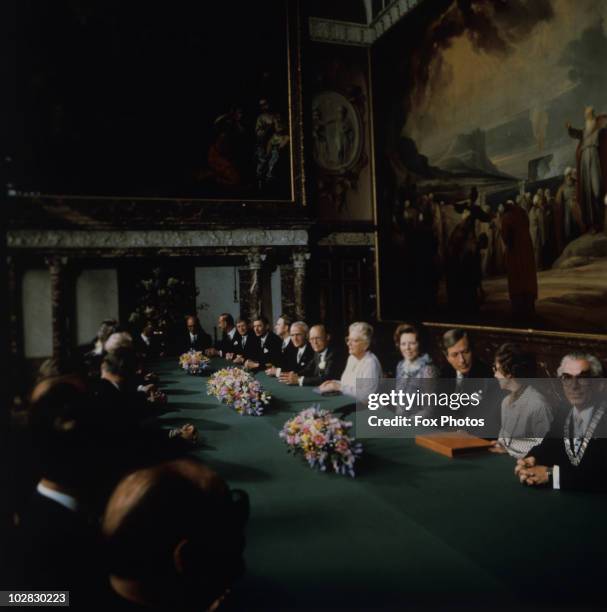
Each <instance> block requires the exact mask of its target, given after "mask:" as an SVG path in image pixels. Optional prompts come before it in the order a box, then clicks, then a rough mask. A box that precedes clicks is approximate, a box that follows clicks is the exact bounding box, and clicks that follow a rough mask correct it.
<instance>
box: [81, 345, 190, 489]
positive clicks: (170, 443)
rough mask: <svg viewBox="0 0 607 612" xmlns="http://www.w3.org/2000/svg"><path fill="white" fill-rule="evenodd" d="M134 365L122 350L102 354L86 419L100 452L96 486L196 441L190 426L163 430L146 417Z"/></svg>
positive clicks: (147, 405) (177, 452) (182, 450)
mask: <svg viewBox="0 0 607 612" xmlns="http://www.w3.org/2000/svg"><path fill="white" fill-rule="evenodd" d="M136 363H137V361H136V356H135V354H134V351H133V350H132V349H130V348H128V347H122V348H118V349H116V350H115V351H112V352H109V353H107V354H106V355H105V357H104V359H103V364H102V367H101V380H99V381H98V383H97V384H96V385H95V387H94V389H93V398H94V402H93V405H92V407H91V410H90V412H91V418H92V419H93V420H94V423H95V431H96V435H97V436H98V438H99V440H100V442H99V443H100V444H101V445H103V447H104V448H105V449H106V453H105V459H104V476H103V479H102V480H103V482H102V488H103V487H104V488H106V489H107V488H109V487H111V486H112V485H113V484H115V483H116V482H117V480H118V478H120V477H121V476H122V475H123V474H124V473H125V472H127V471H128V470H131V469H135V468H137V467H140V466H144V465H149V464H151V463H154V462H157V461H162V460H165V459H167V458H172V457H175V456H179V455H181V454H184V453H185V452H187V451H189V450H190V449H191V446H192V444H194V443H195V442H196V440H197V438H198V431H197V429H196V427H195V426H194V425H192V424H191V423H187V424H185V425H182V426H181V427H178V428H175V429H171V430H167V429H164V428H162V427H161V426H160V425H159V423H158V421H156V420H152V419H151V417H152V416H153V405H152V404H150V403H149V402H148V401H147V399H146V395H145V393H144V392H141V391H138V390H137V387H136V383H134V382H133V380H134V377H135V368H136Z"/></svg>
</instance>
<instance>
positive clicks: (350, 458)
mask: <svg viewBox="0 0 607 612" xmlns="http://www.w3.org/2000/svg"><path fill="white" fill-rule="evenodd" d="M350 427H352V423H350V422H349V421H343V420H342V419H339V418H337V417H336V416H335V415H334V414H332V413H331V412H329V411H328V410H323V409H321V408H320V406H319V405H318V404H315V405H314V406H312V407H310V408H306V409H305V410H302V411H301V412H300V413H299V414H297V415H296V416H295V417H293V418H292V419H289V420H288V421H287V422H286V423H285V424H284V426H283V428H282V431H281V432H280V433H279V435H280V437H281V438H282V439H283V440H284V441H285V442H286V444H287V446H288V447H289V448H288V452H290V453H292V454H294V455H303V457H304V458H305V459H306V461H307V462H308V464H309V465H310V467H311V468H314V469H318V470H320V471H321V472H326V471H327V467H332V468H333V471H334V472H335V473H336V474H342V475H349V476H352V477H354V463H355V462H356V459H357V458H358V457H360V455H361V454H362V444H361V443H360V442H356V440H355V439H354V438H351V437H350V436H348V430H349V429H350Z"/></svg>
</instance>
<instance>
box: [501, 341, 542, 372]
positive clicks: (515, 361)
mask: <svg viewBox="0 0 607 612" xmlns="http://www.w3.org/2000/svg"><path fill="white" fill-rule="evenodd" d="M495 362H496V363H497V364H499V367H500V369H501V370H502V372H503V373H504V374H505V375H506V376H511V377H512V378H534V377H535V376H536V374H537V364H536V362H535V357H534V356H533V355H532V354H531V353H529V352H528V351H524V350H523V349H522V348H521V347H520V346H519V345H518V344H513V343H511V342H507V343H506V344H502V346H500V347H499V348H498V349H497V352H496V353H495Z"/></svg>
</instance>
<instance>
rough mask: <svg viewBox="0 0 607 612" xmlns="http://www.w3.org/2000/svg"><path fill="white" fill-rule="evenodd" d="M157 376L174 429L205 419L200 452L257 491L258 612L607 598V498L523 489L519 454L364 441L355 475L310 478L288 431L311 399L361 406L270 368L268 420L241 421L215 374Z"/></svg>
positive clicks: (253, 552)
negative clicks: (605, 592) (456, 453)
mask: <svg viewBox="0 0 607 612" xmlns="http://www.w3.org/2000/svg"><path fill="white" fill-rule="evenodd" d="M156 371H158V373H159V374H160V375H161V379H162V381H163V383H164V384H163V389H164V390H165V391H166V392H167V394H168V397H169V405H168V408H169V410H170V412H167V413H166V414H164V415H163V416H162V417H161V418H162V419H166V420H167V426H168V425H169V424H170V425H174V424H179V423H185V422H193V423H195V424H196V425H197V426H198V428H199V429H200V431H201V434H202V441H201V445H200V448H199V449H198V450H197V451H196V454H197V455H198V456H199V457H200V458H202V459H203V460H204V461H205V462H206V463H207V464H209V465H210V466H211V467H213V468H214V469H216V470H217V471H218V472H219V473H220V474H221V475H222V476H223V477H224V478H225V479H226V480H227V481H228V482H229V484H230V485H231V486H232V487H238V488H242V489H245V490H247V491H248V493H249V495H250V498H251V520H250V524H249V527H248V531H247V551H246V559H247V565H248V574H247V577H246V578H245V579H244V581H243V582H242V584H241V585H240V586H239V587H238V588H237V589H236V592H235V595H234V598H235V600H237V601H238V602H239V603H242V602H246V603H245V607H246V609H260V610H268V609H278V610H285V609H291V608H298V609H307V610H311V609H335V608H338V607H341V608H344V609H350V610H362V609H379V608H382V609H404V608H406V607H408V606H411V605H413V604H414V603H419V602H425V603H426V604H427V603H429V602H433V603H436V604H437V605H440V606H441V607H442V606H445V605H448V606H450V605H454V606H455V605H459V606H460V608H461V609H463V610H465V609H470V608H471V607H472V606H475V605H478V606H479V607H482V608H496V607H501V606H505V607H511V606H513V605H514V606H515V607H517V606H518V605H520V604H521V603H525V604H528V605H530V606H531V609H533V608H534V607H535V606H537V605H539V604H540V603H545V604H546V605H552V604H554V603H555V602H561V603H563V604H565V603H568V604H569V605H571V604H572V602H573V603H575V605H576V606H577V607H580V606H581V604H582V603H584V602H586V601H589V600H590V599H591V598H592V597H594V596H595V594H596V593H597V591H598V590H599V588H600V583H599V584H596V583H595V581H596V580H597V578H600V577H601V576H604V575H605V573H604V570H605V565H604V560H605V556H606V554H607V553H606V552H605V551H606V545H605V543H606V542H607V538H606V536H607V524H606V521H605V509H606V505H605V497H603V496H600V495H599V496H597V495H590V494H582V493H571V492H569V493H567V492H559V491H551V490H537V489H529V488H526V487H524V486H521V485H520V484H519V483H518V481H517V479H516V478H515V477H514V475H513V467H514V462H513V460H512V459H511V458H510V457H508V456H503V455H499V456H497V455H492V454H490V453H487V454H482V455H475V456H469V457H466V458H459V459H448V458H447V457H443V456H441V455H438V454H436V453H433V452H432V451H429V450H426V449H423V448H421V447H418V446H416V445H415V443H414V441H413V440H400V439H392V440H380V439H376V440H363V444H364V455H363V457H362V459H361V460H360V461H359V463H358V464H357V477H356V478H355V479H351V478H349V477H345V476H337V475H334V474H329V473H325V474H323V473H319V472H316V471H313V470H311V469H310V468H309V467H308V466H307V464H306V463H305V462H304V461H303V460H300V459H299V458H297V457H293V456H291V455H288V454H287V452H286V446H285V445H284V443H283V441H282V440H281V439H280V438H279V436H278V432H279V430H280V429H281V427H282V425H283V424H284V422H285V421H286V420H287V419H288V418H290V417H291V416H292V415H294V414H295V413H296V412H298V411H299V410H302V409H303V408H307V407H309V406H310V405H311V404H313V403H320V404H321V405H322V406H323V407H325V408H329V409H335V408H339V407H341V406H344V405H345V404H347V403H350V402H349V401H348V400H347V399H346V398H343V397H333V398H322V397H320V396H319V395H317V394H315V393H313V391H312V390H311V389H309V388H299V387H287V386H285V385H282V384H280V383H278V382H277V381H276V380H274V379H271V378H268V377H267V376H266V375H265V374H263V373H262V374H259V375H258V377H259V378H260V379H261V380H262V383H263V384H264V386H265V388H266V389H267V390H268V391H270V392H271V393H272V394H273V396H274V400H273V404H272V406H271V409H270V410H269V411H268V413H267V414H266V415H265V416H263V417H247V416H240V415H238V414H236V413H235V412H234V411H232V410H230V409H228V408H227V407H226V406H223V405H220V404H219V403H218V402H217V401H216V400H215V399H214V398H211V397H209V396H208V395H207V394H206V381H207V379H206V378H199V377H192V376H188V375H187V374H185V373H184V372H182V371H180V370H179V369H178V368H177V367H176V364H175V362H170V363H169V362H163V363H161V364H159V365H158V367H157V368H156Z"/></svg>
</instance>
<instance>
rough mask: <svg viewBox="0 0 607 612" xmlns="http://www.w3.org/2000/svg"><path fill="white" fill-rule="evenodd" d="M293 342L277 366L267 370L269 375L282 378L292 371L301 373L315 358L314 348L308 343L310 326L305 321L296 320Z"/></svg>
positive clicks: (283, 353) (291, 331)
mask: <svg viewBox="0 0 607 612" xmlns="http://www.w3.org/2000/svg"><path fill="white" fill-rule="evenodd" d="M289 334H290V338H291V342H290V343H289V344H288V345H287V348H286V349H285V350H284V351H283V352H282V355H281V359H280V361H279V363H278V365H277V366H274V365H273V366H271V367H270V368H268V369H267V370H266V374H267V375H268V376H277V377H278V378H280V377H281V376H284V375H286V374H288V373H290V372H293V373H295V374H301V373H302V372H303V371H304V370H305V369H306V368H308V367H309V365H310V363H311V362H312V360H313V359H314V350H313V349H312V347H311V346H310V344H308V326H307V325H306V323H304V321H295V323H292V324H291V328H290V332H289Z"/></svg>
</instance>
